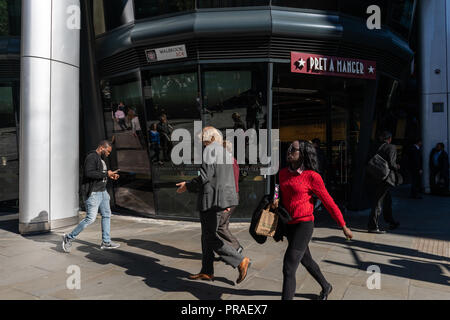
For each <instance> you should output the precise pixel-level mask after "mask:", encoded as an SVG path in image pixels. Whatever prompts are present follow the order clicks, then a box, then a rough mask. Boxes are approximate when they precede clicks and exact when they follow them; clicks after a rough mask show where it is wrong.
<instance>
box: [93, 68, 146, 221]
mask: <svg viewBox="0 0 450 320" xmlns="http://www.w3.org/2000/svg"><path fill="white" fill-rule="evenodd" d="M101 86H102V93H103V103H104V105H103V110H104V119H105V127H106V131H107V132H106V133H107V138H108V140H109V141H111V142H112V144H113V152H112V154H111V156H110V157H109V161H110V165H111V169H113V170H116V169H120V179H119V180H117V181H115V182H114V183H113V188H114V198H115V206H116V208H119V209H123V210H125V211H126V210H129V211H133V212H138V213H142V214H144V215H154V214H155V204H154V198H153V188H152V183H151V178H152V177H151V174H150V172H151V171H150V161H149V154H148V142H147V134H146V132H147V128H146V122H145V116H144V104H143V99H142V88H141V80H140V76H139V74H130V75H127V76H123V77H120V78H114V79H109V80H103V81H102V82H101Z"/></svg>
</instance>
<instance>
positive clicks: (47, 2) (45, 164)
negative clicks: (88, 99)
mask: <svg viewBox="0 0 450 320" xmlns="http://www.w3.org/2000/svg"><path fill="white" fill-rule="evenodd" d="M79 22H80V6H79V1H78V0H57V1H55V0H22V51H21V92H20V96H21V99H20V102H21V107H20V114H21V117H20V121H21V126H20V129H21V134H20V186H19V203H20V205H19V206H20V208H19V210H20V211H19V231H20V233H22V234H26V233H34V232H43V231H49V230H51V229H55V228H58V227H63V226H68V225H73V224H76V223H77V222H78V209H79V203H78V180H79V173H78V172H79V57H80V54H79V53H80V30H79V26H80V24H79Z"/></svg>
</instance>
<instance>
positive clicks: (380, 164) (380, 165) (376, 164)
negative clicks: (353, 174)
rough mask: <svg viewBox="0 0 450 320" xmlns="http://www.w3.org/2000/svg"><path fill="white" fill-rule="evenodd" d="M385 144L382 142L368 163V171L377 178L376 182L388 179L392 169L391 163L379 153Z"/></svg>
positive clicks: (374, 178)
mask: <svg viewBox="0 0 450 320" xmlns="http://www.w3.org/2000/svg"><path fill="white" fill-rule="evenodd" d="M384 145H385V144H382V145H381V146H380V148H378V151H377V153H376V154H375V155H374V156H373V157H372V158H371V159H370V160H369V162H368V163H367V165H366V172H367V173H368V174H369V175H370V176H371V177H372V178H373V180H375V181H376V182H381V181H384V180H386V179H387V177H388V176H389V173H390V172H391V169H390V168H389V163H388V162H387V161H386V160H385V159H384V158H383V157H382V156H380V154H379V153H378V152H379V151H380V149H381V147H383V146H384Z"/></svg>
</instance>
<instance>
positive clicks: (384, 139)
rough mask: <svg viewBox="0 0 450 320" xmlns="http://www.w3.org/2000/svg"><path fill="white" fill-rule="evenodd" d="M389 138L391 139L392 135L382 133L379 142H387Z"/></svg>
mask: <svg viewBox="0 0 450 320" xmlns="http://www.w3.org/2000/svg"><path fill="white" fill-rule="evenodd" d="M389 138H392V133H390V132H389V131H383V132H382V133H381V134H380V140H381V141H386V140H388V139H389Z"/></svg>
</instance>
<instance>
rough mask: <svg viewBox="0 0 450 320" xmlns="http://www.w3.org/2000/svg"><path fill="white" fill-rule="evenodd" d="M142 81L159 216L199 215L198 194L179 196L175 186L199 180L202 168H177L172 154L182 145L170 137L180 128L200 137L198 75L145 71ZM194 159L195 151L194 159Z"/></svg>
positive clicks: (179, 166)
mask: <svg viewBox="0 0 450 320" xmlns="http://www.w3.org/2000/svg"><path fill="white" fill-rule="evenodd" d="M142 78H143V91H144V97H145V108H146V114H147V127H148V128H149V132H148V136H149V143H150V157H151V159H152V164H151V167H152V179H153V187H154V192H155V199H156V201H157V213H158V214H159V215H167V216H196V215H197V210H196V201H197V195H195V194H191V193H183V194H181V195H179V194H176V192H175V190H176V188H175V184H176V183H178V182H180V181H184V180H190V179H192V178H194V177H196V176H197V175H198V170H199V165H194V164H192V165H188V164H181V165H174V164H173V162H172V161H171V157H170V154H171V150H172V148H173V147H174V146H175V145H176V144H177V143H179V142H175V141H174V142H172V141H171V139H170V137H171V134H172V132H173V131H174V130H176V129H186V130H188V132H189V133H190V135H191V137H194V136H196V134H198V133H197V132H194V121H201V117H200V111H201V110H200V108H199V106H200V105H199V99H198V97H199V92H198V77H197V72H196V71H194V70H192V71H185V72H181V73H180V72H179V73H165V74H157V73H150V72H143V74H142ZM191 146H193V140H191ZM192 148H193V147H192ZM193 158H194V156H193V152H191V160H193ZM191 162H192V163H193V161H191Z"/></svg>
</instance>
